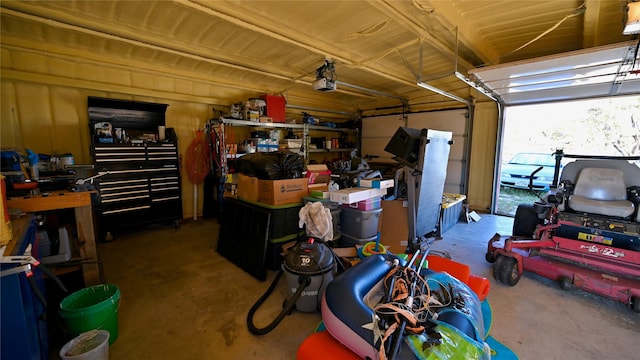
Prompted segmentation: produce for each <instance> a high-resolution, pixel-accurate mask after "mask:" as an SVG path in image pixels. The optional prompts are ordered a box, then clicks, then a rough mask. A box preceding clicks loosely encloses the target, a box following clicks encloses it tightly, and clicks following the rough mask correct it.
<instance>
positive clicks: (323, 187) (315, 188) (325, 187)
mask: <svg viewBox="0 0 640 360" xmlns="http://www.w3.org/2000/svg"><path fill="white" fill-rule="evenodd" d="M308 188H309V195H311V196H313V195H312V192H316V193H317V192H321V193H322V196H321V197H320V198H321V199H324V198H325V195H324V194H325V193H326V194H327V195H326V196H327V197H326V199H328V198H329V184H327V183H319V184H308ZM316 197H317V196H316Z"/></svg>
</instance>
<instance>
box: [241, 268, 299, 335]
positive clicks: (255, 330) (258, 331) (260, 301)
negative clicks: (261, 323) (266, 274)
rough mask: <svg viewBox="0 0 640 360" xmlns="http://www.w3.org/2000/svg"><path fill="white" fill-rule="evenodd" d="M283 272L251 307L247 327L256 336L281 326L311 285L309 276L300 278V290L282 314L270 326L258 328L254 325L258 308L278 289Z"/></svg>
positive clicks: (286, 304)
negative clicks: (281, 322) (254, 317)
mask: <svg viewBox="0 0 640 360" xmlns="http://www.w3.org/2000/svg"><path fill="white" fill-rule="evenodd" d="M283 272H284V270H282V269H280V271H278V274H277V275H276V278H275V279H273V282H272V283H271V285H270V286H269V288H268V289H267V291H266V292H265V293H264V294H263V295H262V296H261V297H260V299H258V301H257V302H256V303H255V304H253V306H252V307H251V310H249V314H248V315H247V326H248V327H249V331H250V332H251V333H252V334H254V335H264V334H267V333H269V332H270V331H271V330H273V329H275V328H276V326H278V324H280V321H282V319H284V317H285V316H286V315H287V314H289V313H290V312H291V310H293V307H294V306H295V303H296V301H297V300H298V298H299V297H300V295H302V292H303V291H304V289H306V287H307V286H309V285H310V284H311V278H310V277H308V276H300V277H298V284H299V285H300V286H298V290H296V293H295V294H294V295H293V297H292V298H291V299H289V300H287V301H286V302H285V303H284V308H283V309H282V311H281V312H280V314H278V316H276V318H275V319H274V320H273V321H272V322H271V323H270V324H269V325H267V326H265V327H263V328H258V327H256V326H255V325H254V324H253V315H255V313H256V311H257V310H258V308H259V307H260V306H261V305H262V304H263V303H264V302H265V300H267V298H268V297H269V296H270V295H271V293H272V292H273V290H274V289H275V288H276V285H277V284H278V280H280V277H281V276H282V273H283Z"/></svg>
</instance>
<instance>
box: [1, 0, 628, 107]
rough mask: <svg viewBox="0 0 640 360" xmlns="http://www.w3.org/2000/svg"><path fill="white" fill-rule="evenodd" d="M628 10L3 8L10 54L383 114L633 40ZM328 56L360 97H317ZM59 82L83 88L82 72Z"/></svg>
mask: <svg viewBox="0 0 640 360" xmlns="http://www.w3.org/2000/svg"><path fill="white" fill-rule="evenodd" d="M625 5H626V0H608V1H603V0H586V1H584V2H583V1H572V0H566V1H554V0H541V1H513V0H493V1H487V0H481V1H464V0H452V1H436V0H433V1H431V0H412V1H389V0H371V1H333V0H329V1H286V0H284V1H244V0H243V1H230V0H228V1H209V0H174V1H102V0H83V1H75V0H69V1H57V0H56V1H11V0H3V1H2V2H1V3H0V16H1V18H0V30H1V37H0V46H2V50H3V54H4V53H8V54H10V55H13V56H14V57H17V56H20V55H19V53H25V54H28V53H31V54H33V53H37V54H39V55H41V56H49V57H53V58H56V59H59V60H60V61H65V62H66V63H69V64H74V63H76V64H102V65H103V66H104V67H105V68H107V69H109V71H110V72H116V73H117V71H125V70H127V71H129V70H133V71H138V72H142V73H145V72H152V73H155V74H160V75H163V76H167V77H176V78H183V79H195V80H197V81H198V82H201V83H203V84H208V86H211V88H212V89H216V88H219V89H226V90H224V91H223V90H221V93H224V94H234V96H237V97H238V98H228V99H227V100H226V102H227V103H228V104H230V103H233V102H237V101H243V100H244V99H246V98H248V97H253V96H256V95H257V94H260V93H282V94H284V95H285V96H287V97H290V98H291V99H297V100H299V101H304V102H305V103H306V104H308V105H310V106H329V107H330V108H331V109H333V110H346V111H352V112H354V113H355V112H359V111H367V112H369V113H376V112H384V111H387V110H380V111H378V110H376V109H381V108H394V109H395V108H398V107H401V104H402V102H404V103H405V105H409V106H411V107H412V109H414V110H416V109H420V108H421V107H424V106H428V107H430V108H432V107H433V106H442V107H450V106H460V104H459V103H456V102H454V101H452V100H450V99H448V98H447V97H444V96H442V95H439V94H436V93H434V92H431V91H428V90H425V89H422V88H420V87H418V86H417V85H416V83H417V82H418V80H422V81H424V82H427V83H428V84H429V85H432V86H436V87H438V88H440V89H442V90H444V91H445V92H449V93H451V94H454V95H455V96H458V97H462V98H465V99H467V98H469V97H472V96H482V95H479V94H477V92H476V91H475V90H473V89H472V88H470V87H469V86H468V85H467V84H466V83H464V82H462V81H460V80H459V79H457V78H456V77H455V76H454V73H455V72H456V71H459V72H461V73H462V74H463V75H466V74H467V73H468V72H469V71H475V70H474V69H477V68H482V69H485V67H487V66H489V67H490V66H495V65H499V64H504V63H507V62H514V61H522V60H527V59H533V58H537V57H540V56H548V55H553V54H559V53H566V52H568V51H574V50H580V49H586V48H591V47H596V46H601V45H608V44H615V43H620V42H623V41H627V40H629V39H630V37H629V36H623V35H622V33H621V31H622V19H623V16H624V9H625ZM325 58H328V59H330V60H331V61H334V62H335V66H336V73H337V76H338V81H340V82H341V83H343V84H346V85H352V86H351V87H349V86H344V85H343V86H338V89H337V91H335V92H332V93H327V92H317V91H314V90H313V89H312V88H311V85H310V84H311V83H312V82H313V81H314V80H315V70H316V68H317V67H319V66H320V65H322V63H323V61H324V59H325ZM572 61H573V60H572ZM576 61H577V60H576ZM2 64H3V70H19V71H29V64H17V63H15V62H11V61H5V60H3V62H2ZM69 66H73V65H69ZM75 66H85V65H75ZM12 67H16V68H15V69H13V68H12ZM487 68H488V67H487ZM32 70H33V71H36V72H38V71H39V72H43V73H44V72H46V71H47V69H46V67H44V68H43V67H37V68H34V69H32ZM5 73H6V74H9V75H6V76H10V75H11V74H15V73H14V72H12V71H3V76H5V75H4V74H5ZM56 73H57V76H65V77H70V78H71V79H73V76H74V74H77V75H75V76H78V77H79V76H80V75H79V74H82V73H83V71H73V70H66V72H65V71H64V70H61V71H57V72H56ZM63 74H64V75H63ZM123 76H125V75H124V74H123ZM619 79H620V74H619V73H618V74H617V75H616V80H619ZM77 80H78V81H83V80H84V79H81V78H78V79H77ZM106 81H108V79H107V80H106ZM114 81H115V80H114ZM118 81H119V80H118ZM629 81H630V80H629V79H625V82H624V83H622V84H620V86H618V87H617V91H618V92H620V91H623V92H628V91H633V89H634V88H635V86H634V84H635V82H633V81H632V82H629ZM491 86H495V87H496V88H500V87H502V86H503V85H500V84H497V85H491ZM241 89H245V90H244V92H243V91H242V90H241ZM528 94H529V96H533V95H534V93H532V92H528ZM211 96H212V99H216V101H218V100H220V97H219V96H217V95H215V94H212V95H211ZM509 96H515V95H513V94H511V95H509ZM518 96H520V97H521V96H526V95H523V94H518ZM505 98H506V97H505ZM399 99H404V100H402V101H400V100H399ZM430 104H431V105H430ZM433 104H435V105H433ZM388 111H396V110H388Z"/></svg>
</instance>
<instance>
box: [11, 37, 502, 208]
mask: <svg viewBox="0 0 640 360" xmlns="http://www.w3.org/2000/svg"><path fill="white" fill-rule="evenodd" d="M0 61H1V62H2V78H1V91H2V93H1V94H0V96H1V105H2V108H1V109H0V116H1V117H0V121H1V122H0V142H1V143H0V144H1V145H2V146H3V147H17V148H19V149H24V148H29V149H32V150H33V151H36V152H39V153H45V154H51V153H67V152H70V153H72V154H74V156H75V157H76V162H77V163H90V162H91V158H90V153H89V132H88V122H87V121H88V120H87V97H88V96H98V97H107V98H118V99H125V100H137V101H147V102H158V103H165V104H169V107H168V109H167V126H168V127H173V128H175V130H176V133H177V135H178V137H179V139H180V143H179V149H180V153H181V154H183V155H184V153H185V150H186V148H187V146H188V145H189V143H190V142H191V141H192V140H193V137H194V130H195V129H196V128H201V127H202V125H203V123H204V122H205V121H206V120H207V119H209V118H210V117H211V116H212V115H213V114H212V112H211V108H212V104H216V103H219V101H221V99H225V102H227V103H228V102H230V101H235V100H236V99H233V98H232V96H233V95H232V94H227V93H225V92H224V91H220V92H218V91H217V90H216V89H215V88H214V87H211V86H209V85H207V84H205V83H200V82H198V81H197V80H193V79H186V78H183V77H181V76H179V75H176V76H172V75H171V74H167V73H163V72H157V71H154V70H153V64H150V65H149V67H150V70H149V71H148V72H146V71H135V70H132V69H128V68H127V67H126V66H124V65H123V66H122V67H120V68H118V69H115V68H113V67H111V66H102V64H100V63H98V62H95V63H94V62H89V63H88V62H81V61H75V60H74V59H72V58H64V59H59V58H56V57H49V56H46V54H44V53H37V54H36V53H28V52H22V51H19V50H7V49H3V50H2V56H1V58H0ZM484 107H488V108H495V107H496V105H495V104H494V103H487V104H486V105H485V106H484ZM484 107H480V108H484ZM456 111H457V110H456ZM456 111H454V112H453V113H451V114H452V117H456V119H457V120H455V121H453V122H451V123H449V121H448V119H449V118H448V117H445V118H439V116H441V115H439V114H438V112H431V113H424V115H421V114H414V115H411V116H410V122H411V124H413V122H415V125H411V124H410V126H416V127H425V126H426V127H429V124H434V128H435V125H438V124H447V126H451V129H452V130H454V138H455V137H457V138H456V139H455V140H456V144H455V145H454V147H453V148H452V155H451V159H452V160H453V161H454V163H451V165H450V171H451V173H452V175H451V176H450V178H449V180H447V184H448V185H447V188H446V190H447V191H448V192H455V193H459V192H462V191H461V190H460V188H459V184H461V183H462V182H461V181H462V180H461V179H462V178H461V176H462V175H461V174H462V173H463V172H464V164H463V162H464V158H463V155H462V152H461V150H462V147H463V144H464V143H465V141H467V142H468V143H469V144H472V146H473V150H472V153H473V152H474V151H475V152H476V153H474V154H472V156H471V160H472V164H471V165H472V166H473V165H474V164H473V160H474V159H476V161H479V162H477V163H476V166H475V168H476V171H475V172H474V171H472V172H471V173H470V175H469V191H468V193H467V196H468V197H469V200H470V204H472V207H475V208H476V209H479V210H484V209H487V208H489V207H490V204H491V193H492V186H491V185H492V174H493V159H494V157H495V151H494V149H495V133H496V128H497V112H495V111H494V112H491V111H486V110H483V111H482V112H480V115H481V117H480V118H477V119H476V121H477V122H480V123H482V124H485V126H488V127H487V128H483V127H481V128H480V129H476V126H477V124H476V123H475V122H474V132H473V139H472V140H471V141H470V142H469V139H467V138H466V137H467V136H468V134H465V133H464V131H463V130H462V129H463V128H464V126H463V124H464V116H463V113H464V111H457V113H456ZM445 113H446V112H445ZM428 114H431V115H428ZM455 114H457V115H455ZM477 116H478V111H476V117H477ZM385 118H387V117H383V118H380V119H379V120H377V121H381V122H387V123H388V125H385V126H384V127H382V128H380V129H376V127H370V126H366V127H365V130H364V133H363V143H362V145H363V152H362V153H363V154H367V153H371V154H379V155H384V156H387V157H390V156H389V154H386V153H385V152H384V146H385V145H386V143H387V141H388V139H389V137H390V136H391V135H393V133H394V132H395V130H396V129H397V127H398V126H401V125H403V122H402V120H399V118H400V117H399V116H395V117H389V118H390V119H386V120H385ZM369 121H372V120H371V119H367V120H365V122H369ZM444 129H445V130H446V128H444ZM376 134H377V135H376ZM492 134H493V135H492ZM377 137H379V139H377V140H376V138H377ZM463 138H464V139H465V140H462V141H458V139H463ZM476 143H479V144H485V145H486V146H482V147H477V146H474V144H476ZM491 144H492V145H491ZM456 162H457V163H456ZM453 174H455V175H453ZM479 174H482V175H479ZM486 176H489V180H488V181H487V179H486V178H484V177H486ZM200 187H201V185H200ZM472 190H473V191H472ZM192 193H193V191H192V186H191V184H190V183H189V181H188V179H186V177H183V208H184V209H185V214H184V216H185V218H190V217H192V216H193V214H192V213H191V212H192V210H191V209H193V195H192ZM198 193H200V194H201V193H202V191H201V189H199V191H198ZM198 202H199V206H198V209H201V208H202V206H201V203H202V200H199V201H198ZM199 211H200V210H199Z"/></svg>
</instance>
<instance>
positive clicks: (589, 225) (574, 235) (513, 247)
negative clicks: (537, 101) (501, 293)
mask: <svg viewBox="0 0 640 360" xmlns="http://www.w3.org/2000/svg"><path fill="white" fill-rule="evenodd" d="M554 155H555V156H556V170H555V175H554V181H553V185H552V187H551V190H550V191H549V192H548V193H547V194H545V195H544V196H542V197H540V200H541V201H537V202H535V203H533V204H521V205H519V206H518V208H517V210H516V214H515V219H514V222H513V235H512V236H500V235H499V234H496V235H494V236H493V238H491V240H489V244H488V246H487V253H486V260H487V261H488V262H490V263H493V276H494V277H495V278H496V280H498V281H500V282H502V283H504V284H507V285H510V286H514V285H516V284H517V283H518V281H519V280H520V277H521V276H522V273H523V272H524V271H529V272H532V273H535V274H538V275H541V276H543V277H545V278H549V279H552V280H555V281H557V282H558V283H559V285H560V287H561V288H562V289H564V290H569V289H572V288H579V289H582V290H585V291H588V292H591V293H594V294H598V295H600V296H603V297H607V298H610V299H613V300H616V301H619V302H622V303H623V304H625V305H627V306H629V307H631V308H632V309H633V310H634V311H635V312H640V210H639V209H640V168H639V167H638V165H636V164H634V163H632V162H631V161H632V160H636V161H637V160H639V159H640V157H603V156H600V157H594V156H581V155H567V154H564V153H563V152H562V151H557V152H556V153H555V154H554ZM563 158H572V159H576V160H574V161H572V162H570V163H568V164H566V165H565V166H564V167H563V168H562V176H561V177H560V178H558V175H559V173H560V164H561V161H562V159H563ZM538 170H540V169H538ZM538 170H536V171H534V172H533V173H532V174H531V179H530V182H532V180H533V179H534V177H535V174H536V172H537V171H538Z"/></svg>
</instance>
